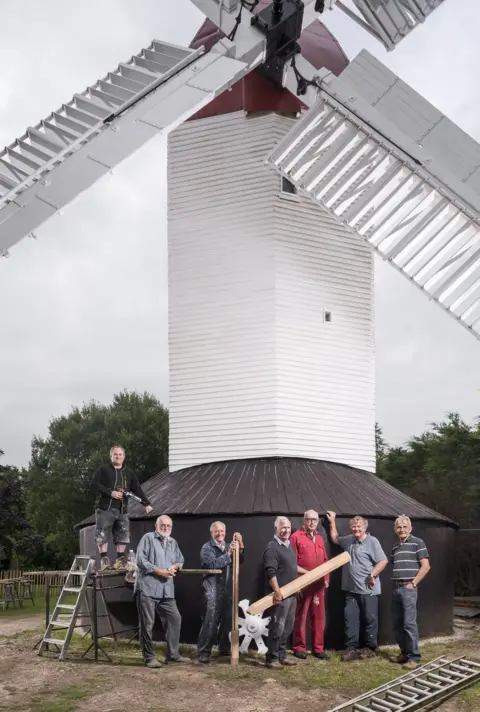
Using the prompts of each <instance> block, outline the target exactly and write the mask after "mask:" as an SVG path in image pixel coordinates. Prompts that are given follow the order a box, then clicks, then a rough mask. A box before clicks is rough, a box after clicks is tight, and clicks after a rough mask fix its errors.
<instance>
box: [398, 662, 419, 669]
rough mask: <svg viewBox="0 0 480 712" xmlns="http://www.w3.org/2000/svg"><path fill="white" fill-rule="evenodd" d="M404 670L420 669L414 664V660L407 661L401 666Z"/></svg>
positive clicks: (417, 664)
mask: <svg viewBox="0 0 480 712" xmlns="http://www.w3.org/2000/svg"><path fill="white" fill-rule="evenodd" d="M402 667H403V669H404V670H416V669H417V668H418V667H420V663H416V662H415V660H407V662H406V663H404V664H403V665H402Z"/></svg>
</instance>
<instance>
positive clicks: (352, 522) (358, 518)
mask: <svg viewBox="0 0 480 712" xmlns="http://www.w3.org/2000/svg"><path fill="white" fill-rule="evenodd" d="M356 522H363V523H364V524H365V529H368V519H365V518H364V517H360V516H359V515H357V516H356V517H353V518H352V519H350V521H349V522H348V523H349V524H355V523H356Z"/></svg>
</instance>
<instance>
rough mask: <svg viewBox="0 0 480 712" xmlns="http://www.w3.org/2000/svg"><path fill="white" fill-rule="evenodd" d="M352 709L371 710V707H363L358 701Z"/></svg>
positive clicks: (369, 711)
mask: <svg viewBox="0 0 480 712" xmlns="http://www.w3.org/2000/svg"><path fill="white" fill-rule="evenodd" d="M354 710H355V712H372V709H371V708H368V707H364V706H363V705H361V704H359V703H358V702H355V707H354Z"/></svg>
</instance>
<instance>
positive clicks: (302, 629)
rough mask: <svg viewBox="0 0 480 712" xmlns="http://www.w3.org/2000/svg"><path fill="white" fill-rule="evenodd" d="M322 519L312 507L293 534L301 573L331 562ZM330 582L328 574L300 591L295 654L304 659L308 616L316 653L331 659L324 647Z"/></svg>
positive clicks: (294, 627)
mask: <svg viewBox="0 0 480 712" xmlns="http://www.w3.org/2000/svg"><path fill="white" fill-rule="evenodd" d="M318 521H319V518H318V512H316V511H315V510H314V509H308V510H307V511H306V512H305V514H304V515H303V527H302V528H301V529H299V530H298V531H296V532H294V533H293V534H292V536H291V537H290V544H291V546H292V548H293V550H294V551H295V553H296V555H297V567H298V573H299V574H305V573H307V571H311V570H312V569H315V568H316V567H317V566H320V565H321V564H324V563H325V562H326V561H328V556H327V552H326V550H325V544H324V541H323V537H322V535H321V534H319V533H318V531H317V527H318ZM328 584H329V576H328V574H327V575H326V576H325V577H324V578H321V579H320V580H319V581H315V583H312V584H311V585H310V586H307V587H306V588H304V589H303V590H302V591H300V592H299V593H298V594H297V608H296V610H295V623H294V626H293V654H294V655H295V657H296V658H300V659H301V660H303V659H305V658H306V657H307V618H309V622H310V629H311V637H312V655H313V657H314V658H317V659H318V660H328V655H327V654H326V652H325V647H324V632H325V588H328Z"/></svg>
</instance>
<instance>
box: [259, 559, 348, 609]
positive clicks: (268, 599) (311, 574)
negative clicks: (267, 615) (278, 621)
mask: <svg viewBox="0 0 480 712" xmlns="http://www.w3.org/2000/svg"><path fill="white" fill-rule="evenodd" d="M349 561H350V554H349V553H348V551H344V552H343V553H342V554H339V555H338V556H334V557H333V559H330V560H329V561H326V562H325V563H324V564H321V565H320V566H317V567H316V568H315V569H312V570H311V571H308V572H307V573H306V574H303V575H302V576H299V577H298V578H296V579H295V580H294V581H290V583H287V584H285V586H282V587H281V588H280V591H281V592H282V594H283V597H284V598H288V597H289V596H293V594H294V593H298V591H301V590H302V588H305V587H306V586H309V585H310V584H311V583H314V582H315V581H318V579H321V578H322V577H323V576H325V575H326V574H329V573H330V572H331V571H335V569H339V568H340V566H344V565H345V564H348V562H349ZM273 605H274V602H273V593H269V594H268V596H264V597H263V598H260V599H259V600H258V601H255V603H252V605H251V606H250V607H249V609H248V613H250V614H251V615H256V614H257V613H263V611H265V610H266V609H267V608H270V606H273Z"/></svg>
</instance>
